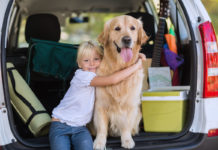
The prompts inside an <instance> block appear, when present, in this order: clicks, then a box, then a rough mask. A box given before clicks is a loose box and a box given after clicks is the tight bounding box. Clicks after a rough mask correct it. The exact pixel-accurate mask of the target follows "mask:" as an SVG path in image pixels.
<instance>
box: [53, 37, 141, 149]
mask: <svg viewBox="0 0 218 150" xmlns="http://www.w3.org/2000/svg"><path fill="white" fill-rule="evenodd" d="M102 57H103V53H102V51H101V49H100V47H99V46H98V45H97V44H96V43H94V42H92V41H88V42H84V43H82V44H81V45H80V47H79V50H78V55H77V63H78V66H79V68H80V69H78V70H77V71H76V72H75V76H74V77H73V79H72V80H71V82H70V87H69V89H68V91H67V92H66V94H65V96H64V98H63V99H62V100H61V102H60V104H59V105H58V106H57V107H56V108H54V110H53V111H52V123H51V127H50V132H49V140H50V145H51V150H70V149H71V146H73V148H74V150H92V149H93V141H92V137H91V135H90V133H89V131H88V129H87V128H86V124H87V123H89V122H90V121H91V118H92V113H93V107H94V100H95V87H96V86H107V85H112V84H117V83H119V82H120V81H122V80H124V79H125V78H127V77H128V76H130V75H131V74H132V73H133V72H135V71H136V70H138V69H140V68H142V60H141V59H139V60H138V61H137V62H136V64H134V65H132V66H130V67H128V68H126V69H124V70H121V71H119V72H116V73H114V74H112V75H108V76H96V70H97V68H98V67H99V65H100V63H101V59H102ZM140 57H141V58H142V59H145V56H144V55H142V54H140Z"/></svg>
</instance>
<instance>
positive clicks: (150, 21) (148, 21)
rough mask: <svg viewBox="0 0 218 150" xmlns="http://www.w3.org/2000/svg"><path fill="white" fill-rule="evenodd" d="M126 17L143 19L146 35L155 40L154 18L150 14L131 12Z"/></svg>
mask: <svg viewBox="0 0 218 150" xmlns="http://www.w3.org/2000/svg"><path fill="white" fill-rule="evenodd" d="M126 15H129V16H132V17H134V18H137V19H139V18H140V19H141V21H142V22H143V29H144V30H145V32H146V34H147V35H148V36H150V39H153V38H154V34H155V31H154V17H153V16H152V15H150V14H149V13H144V12H130V13H128V14H126Z"/></svg>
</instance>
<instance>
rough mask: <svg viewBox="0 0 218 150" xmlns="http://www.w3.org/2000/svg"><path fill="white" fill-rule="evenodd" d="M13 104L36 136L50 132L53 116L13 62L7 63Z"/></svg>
mask: <svg viewBox="0 0 218 150" xmlns="http://www.w3.org/2000/svg"><path fill="white" fill-rule="evenodd" d="M7 70H8V72H7V74H8V87H9V94H10V99H11V104H12V106H13V107H14V109H15V110H16V112H17V113H18V114H19V116H20V117H21V119H22V120H23V122H24V123H25V124H27V125H28V128H29V130H30V131H31V132H32V133H33V135H34V136H43V135H46V134H48V131H49V125H50V121H51V117H50V116H49V114H48V113H47V112H46V110H45V108H44V106H43V105H42V104H41V102H40V101H39V100H38V98H37V97H36V95H35V94H34V93H33V92H32V90H31V89H30V87H29V86H28V85H27V83H26V82H25V80H24V79H23V78H22V76H21V75H20V74H19V73H18V71H17V70H16V69H15V68H14V65H13V64H12V63H7Z"/></svg>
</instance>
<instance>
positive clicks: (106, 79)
mask: <svg viewBox="0 0 218 150" xmlns="http://www.w3.org/2000/svg"><path fill="white" fill-rule="evenodd" d="M141 68H142V60H141V59H139V60H138V61H137V63H136V64H134V65H132V66H130V67H128V68H126V69H123V70H121V71H118V72H115V73H113V74H111V75H108V76H96V77H94V78H93V79H92V81H91V83H90V85H91V86H107V85H113V84H117V83H119V82H120V81H122V80H124V79H126V78H127V77H128V76H130V75H131V74H132V73H133V72H135V71H137V70H138V69H141Z"/></svg>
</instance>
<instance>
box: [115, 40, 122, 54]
mask: <svg viewBox="0 0 218 150" xmlns="http://www.w3.org/2000/svg"><path fill="white" fill-rule="evenodd" d="M114 45H115V46H116V47H117V51H118V53H120V52H121V48H119V46H118V45H117V43H116V42H115V41H114Z"/></svg>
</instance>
